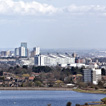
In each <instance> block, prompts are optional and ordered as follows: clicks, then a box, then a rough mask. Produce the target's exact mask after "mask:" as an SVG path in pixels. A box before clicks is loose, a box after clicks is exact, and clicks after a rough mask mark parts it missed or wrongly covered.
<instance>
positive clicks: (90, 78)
mask: <svg viewBox="0 0 106 106" xmlns="http://www.w3.org/2000/svg"><path fill="white" fill-rule="evenodd" d="M83 71H84V72H83V79H84V82H85V83H93V84H98V81H99V80H101V69H95V68H93V69H84V70H83Z"/></svg>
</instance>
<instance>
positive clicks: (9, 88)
mask: <svg viewBox="0 0 106 106" xmlns="http://www.w3.org/2000/svg"><path fill="white" fill-rule="evenodd" d="M0 90H37V91H41V90H44V91H46V90H48V91H73V90H72V89H71V88H45V87H0Z"/></svg>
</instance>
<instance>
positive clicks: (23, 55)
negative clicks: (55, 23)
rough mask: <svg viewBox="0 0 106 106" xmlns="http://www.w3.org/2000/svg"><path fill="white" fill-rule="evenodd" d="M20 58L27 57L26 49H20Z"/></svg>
mask: <svg viewBox="0 0 106 106" xmlns="http://www.w3.org/2000/svg"><path fill="white" fill-rule="evenodd" d="M19 56H20V57H25V56H26V54H25V47H20V48H19Z"/></svg>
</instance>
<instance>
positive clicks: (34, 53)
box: [31, 47, 40, 57]
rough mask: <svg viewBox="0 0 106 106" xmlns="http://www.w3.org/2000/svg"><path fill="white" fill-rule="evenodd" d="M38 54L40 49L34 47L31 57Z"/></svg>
mask: <svg viewBox="0 0 106 106" xmlns="http://www.w3.org/2000/svg"><path fill="white" fill-rule="evenodd" d="M39 54H40V47H34V48H33V51H32V52H31V57H34V56H36V55H39Z"/></svg>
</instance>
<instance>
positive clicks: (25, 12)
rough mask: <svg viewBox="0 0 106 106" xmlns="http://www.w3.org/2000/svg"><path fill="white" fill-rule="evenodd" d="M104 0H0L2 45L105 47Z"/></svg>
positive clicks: (105, 6)
mask: <svg viewBox="0 0 106 106" xmlns="http://www.w3.org/2000/svg"><path fill="white" fill-rule="evenodd" d="M105 3H106V1H105V0H102V1H101V0H94V1H92V0H86V1H85V0H80V1H79V0H70V1H65V0H58V1H56V0H6V1H4V0H0V35H1V39H0V45H1V48H15V47H17V46H18V45H19V44H20V42H22V41H23V42H27V43H28V46H29V48H31V47H34V46H35V45H36V46H39V47H41V48H75V49H76V48H81V49H85V48H88V49H92V48H97V49H98V48H105V45H106V43H105V27H106V21H105V18H106V4H105Z"/></svg>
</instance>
